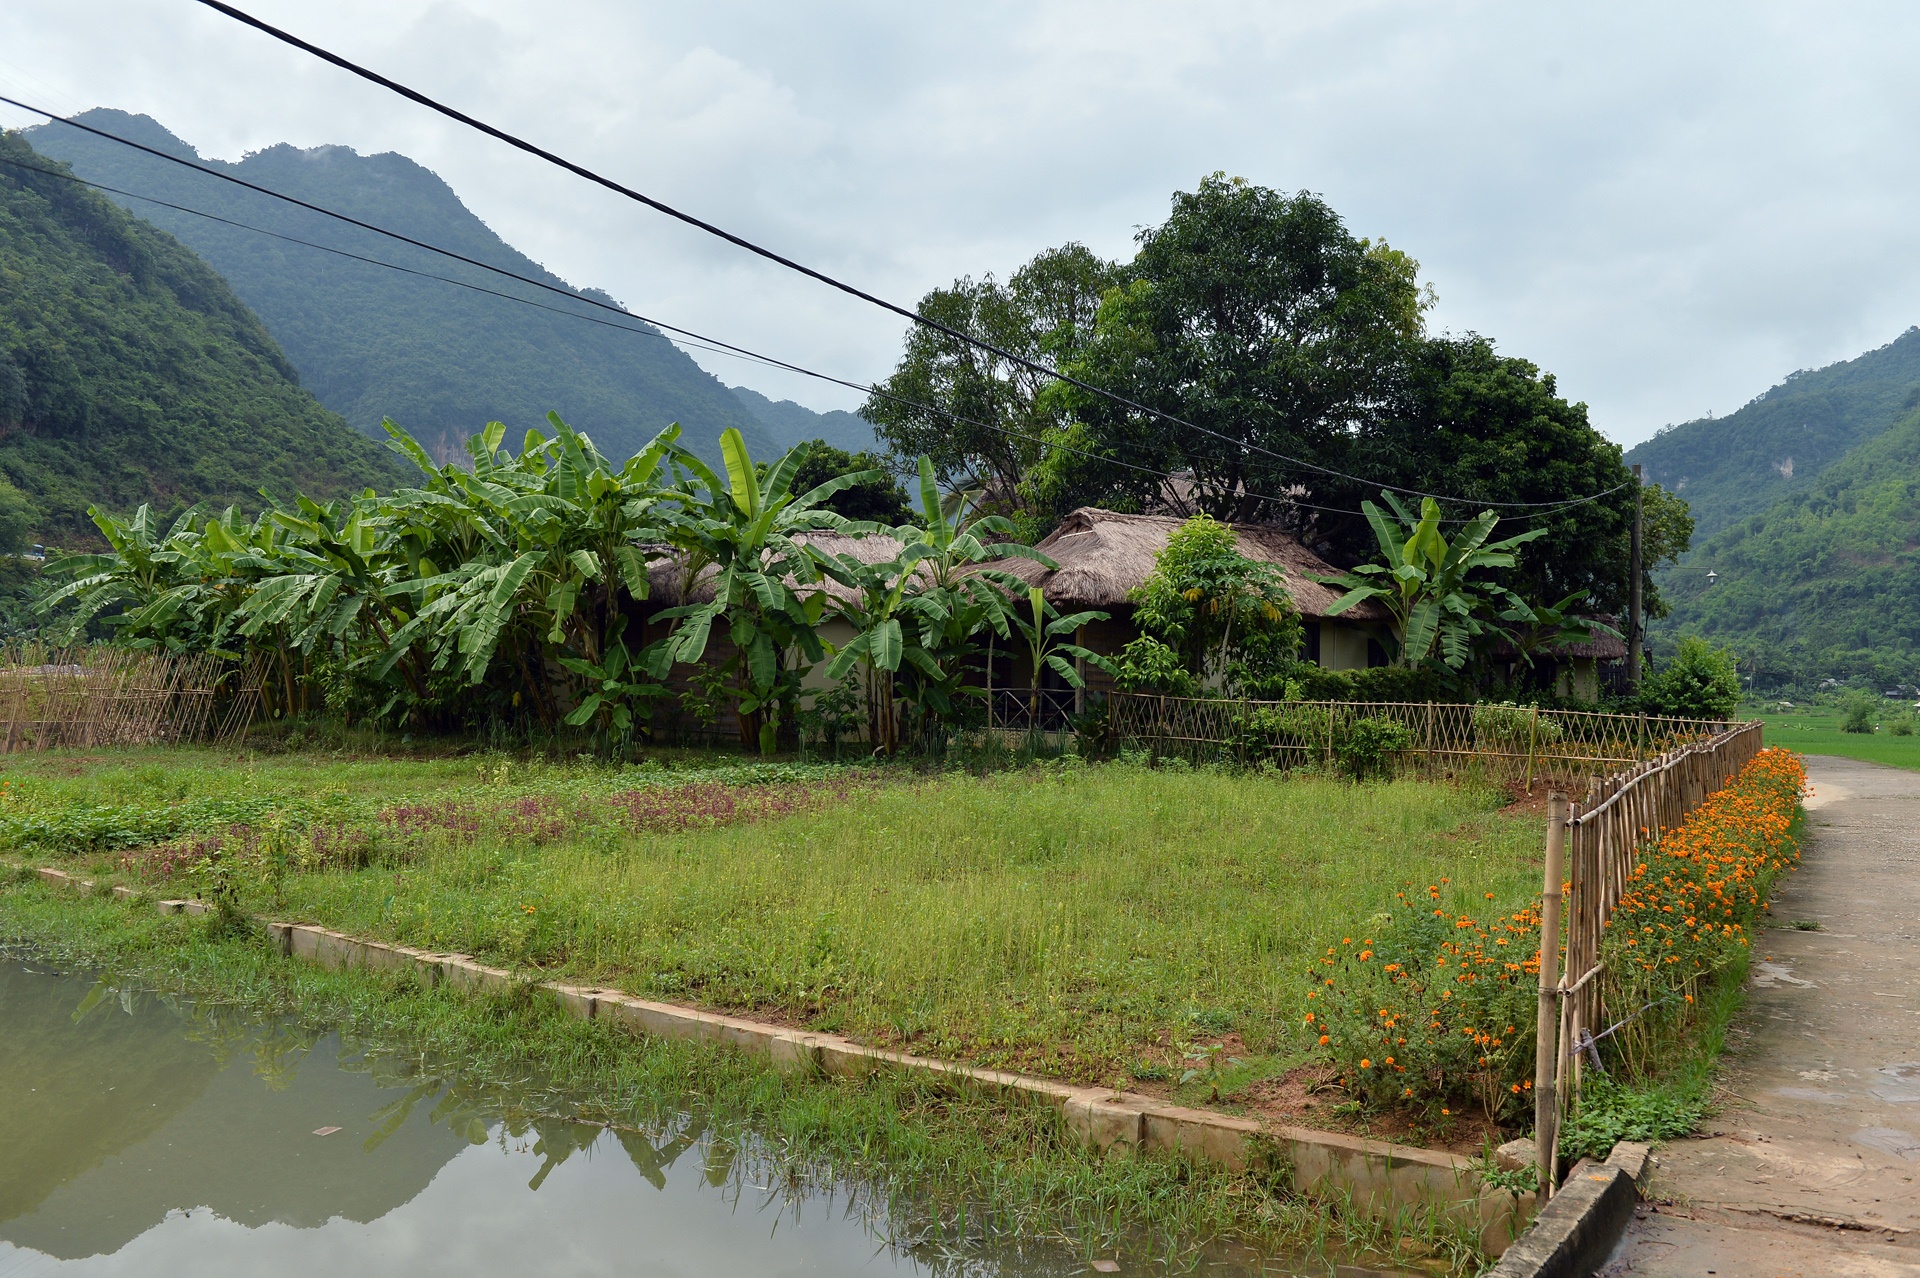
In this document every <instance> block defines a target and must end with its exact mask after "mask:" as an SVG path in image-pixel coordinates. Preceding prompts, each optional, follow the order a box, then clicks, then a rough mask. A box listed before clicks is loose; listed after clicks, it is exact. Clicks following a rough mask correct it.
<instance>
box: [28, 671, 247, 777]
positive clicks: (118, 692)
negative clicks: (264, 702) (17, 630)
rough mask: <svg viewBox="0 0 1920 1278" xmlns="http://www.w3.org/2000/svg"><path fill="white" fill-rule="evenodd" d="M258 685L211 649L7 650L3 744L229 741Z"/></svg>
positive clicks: (243, 722)
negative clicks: (206, 651) (211, 653)
mask: <svg viewBox="0 0 1920 1278" xmlns="http://www.w3.org/2000/svg"><path fill="white" fill-rule="evenodd" d="M258 684H259V681H258V679H253V678H247V677H245V674H244V672H242V671H241V670H240V669H239V667H236V666H235V665H233V663H231V662H228V661H225V660H223V659H221V658H219V657H214V656H208V655H205V654H187V655H172V654H168V653H160V652H136V651H130V650H128V649H124V648H111V647H106V646H104V645H96V646H87V647H74V648H48V647H44V646H41V645H33V644H28V645H21V646H18V647H15V648H12V649H9V650H6V651H5V652H3V653H0V722H4V725H5V733H6V735H5V744H4V747H0V748H3V749H4V751H5V752H6V753H8V754H13V753H16V752H20V751H30V750H52V749H62V748H75V747H79V748H89V747H97V746H115V745H152V744H158V743H162V742H189V741H201V740H206V739H209V738H214V739H222V740H224V739H229V738H232V737H236V736H238V735H239V734H241V733H244V732H245V731H246V728H247V726H248V725H249V724H250V723H251V722H252V719H253V709H254V704H255V701H256V700H257V697H258Z"/></svg>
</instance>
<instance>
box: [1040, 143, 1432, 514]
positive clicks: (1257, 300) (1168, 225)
mask: <svg viewBox="0 0 1920 1278" xmlns="http://www.w3.org/2000/svg"><path fill="white" fill-rule="evenodd" d="M1139 244H1140V249H1139V253H1138V255H1137V256H1136V257H1135V258H1134V260H1133V261H1132V262H1131V263H1129V264H1127V265H1126V266H1125V267H1124V268H1123V270H1122V272H1121V273H1120V275H1119V277H1118V279H1117V281H1116V286H1115V287H1113V288H1111V289H1109V290H1108V292H1107V293H1106V295H1105V297H1104V299H1103V300H1102V302H1101V306H1100V310H1099V313H1098V316H1097V320H1096V322H1095V324H1094V327H1093V331H1092V334H1091V337H1090V339H1088V340H1086V341H1085V342H1084V343H1083V344H1082V346H1081V348H1080V349H1079V350H1078V351H1077V352H1076V353H1075V354H1074V357H1073V358H1071V359H1069V360H1067V361H1066V365H1067V366H1066V370H1065V371H1068V372H1071V373H1073V374H1075V375H1077V376H1078V377H1079V378H1081V379H1082V380H1083V381H1085V382H1087V383H1089V384H1091V385H1095V386H1101V387H1105V388H1108V389H1110V390H1112V391H1115V392H1117V393H1119V394H1120V395H1123V396H1125V397H1126V398H1128V399H1130V400H1132V401H1134V402H1135V403H1140V404H1146V405H1151V406H1152V407H1154V408H1158V409H1161V410H1162V411H1165V412H1169V413H1174V414H1177V415H1178V416H1180V417H1181V418H1183V419H1184V420H1186V421H1189V422H1194V423H1197V424H1198V425H1200V426H1203V427H1205V428H1207V430H1209V431H1212V432H1217V435H1205V434H1201V433H1199V432H1194V431H1186V430H1175V429H1169V428H1167V427H1166V426H1164V425H1163V424H1161V423H1159V422H1158V421H1156V420H1154V419H1152V418H1150V417H1148V416H1146V415H1144V414H1140V413H1137V412H1136V411H1135V410H1132V409H1128V408H1126V407H1125V406H1124V405H1121V404H1117V403H1115V402H1113V401H1111V400H1107V399H1104V398H1100V397H1097V396H1094V395H1091V394H1089V393H1087V392H1085V391H1081V390H1079V389H1078V388H1074V387H1063V388H1062V389H1061V391H1060V392H1059V401H1060V402H1061V403H1062V404H1063V406H1064V407H1065V408H1066V409H1067V411H1069V412H1070V413H1071V414H1072V415H1073V419H1074V423H1075V425H1074V427H1073V428H1072V430H1071V431H1070V432H1069V433H1068V435H1067V436H1066V439H1067V441H1068V442H1072V443H1074V444H1075V446H1076V447H1078V448H1081V449H1083V450H1084V451H1085V452H1086V453H1089V454H1091V456H1084V455H1080V454H1074V453H1067V452H1065V451H1060V452H1056V453H1054V454H1052V455H1051V456H1050V457H1048V458H1047V460H1046V461H1045V462H1043V463H1042V464H1041V465H1042V468H1044V469H1045V470H1047V471H1048V472H1049V473H1048V474H1047V476H1046V477H1045V478H1044V479H1043V480H1042V481H1039V482H1041V484H1042V486H1043V487H1044V488H1045V489H1046V490H1047V491H1049V492H1050V493H1052V494H1054V502H1055V505H1056V508H1058V507H1059V506H1065V505H1077V504H1082V503H1087V502H1096V501H1097V502H1099V503H1100V504H1104V505H1119V506H1121V507H1122V508H1131V509H1140V508H1142V507H1143V506H1144V505H1145V504H1146V503H1147V502H1149V501H1151V500H1153V499H1154V498H1156V497H1157V496H1159V495H1160V494H1159V492H1158V489H1159V485H1160V482H1161V481H1159V480H1158V479H1157V478H1155V477H1154V476H1152V475H1148V474H1142V473H1140V472H1138V471H1129V470H1128V469H1127V468H1126V464H1127V463H1130V464H1132V465H1134V466H1148V467H1151V468H1152V469H1154V470H1159V471H1163V472H1172V471H1179V470H1183V469H1187V470H1191V471H1192V474H1193V484H1194V493H1195V497H1196V499H1197V501H1198V504H1199V505H1200V507H1201V508H1202V509H1204V510H1206V511H1207V512H1209V513H1210V514H1213V515H1215V516H1216V517H1219V518H1248V517H1254V518H1258V517H1261V516H1262V515H1263V514H1264V515H1277V514H1279V513H1280V512H1279V511H1272V510H1267V509H1265V507H1266V503H1264V502H1262V501H1260V500H1259V499H1252V498H1248V497H1246V496H1245V495H1244V489H1246V488H1252V489H1254V490H1257V491H1263V492H1269V493H1272V492H1277V491H1279V489H1280V487H1281V486H1282V483H1283V482H1284V481H1278V482H1277V481H1275V480H1274V479H1273V478H1272V472H1271V471H1270V470H1269V469H1267V468H1264V467H1260V468H1258V469H1252V470H1250V469H1249V459H1250V458H1252V457H1254V456H1256V455H1257V453H1258V451H1259V450H1270V451H1272V452H1276V453H1281V454H1285V455H1288V456H1295V457H1299V456H1305V457H1310V458H1314V459H1316V460H1318V461H1320V462H1321V463H1322V464H1327V465H1334V466H1337V467H1340V468H1342V469H1344V468H1346V459H1347V456H1348V453H1349V451H1350V449H1351V446H1352V440H1353V437H1354V432H1353V424H1354V423H1355V422H1362V423H1365V424H1366V427H1371V426H1372V425H1373V423H1374V422H1376V421H1377V420H1378V417H1379V414H1378V411H1377V406H1378V405H1379V404H1380V403H1381V402H1382V401H1383V400H1384V399H1386V398H1387V397H1388V395H1389V393H1390V392H1389V388H1390V386H1391V385H1392V383H1394V382H1395V381H1396V380H1397V374H1398V371H1399V368H1400V365H1401V361H1402V353H1403V351H1404V348H1405V346H1406V344H1407V343H1408V342H1410V341H1413V340H1414V339H1415V338H1416V337H1417V336H1418V334H1419V330H1420V325H1421V312H1422V310H1423V309H1424V307H1425V306H1426V305H1427V303H1428V299H1427V298H1425V297H1423V295H1422V294H1421V293H1420V291H1419V287H1418V285H1417V283H1416V278H1415V277H1416V273H1417V270H1418V267H1417V264H1416V263H1414V262H1413V261H1412V260H1411V259H1409V258H1408V257H1406V256H1405V255H1404V254H1401V253H1398V252H1395V251H1394V250H1392V249H1390V248H1388V247H1387V246H1386V245H1384V244H1373V243H1370V242H1369V241H1367V240H1364V239H1359V238H1356V237H1354V236H1353V235H1351V234H1349V233H1348V231H1347V228H1346V226H1345V225H1344V224H1343V223H1342V222H1341V220H1340V217H1339V215H1338V214H1336V213H1335V212H1334V211H1333V209H1331V208H1330V207H1328V206H1327V204H1326V203H1325V202H1324V201H1323V200H1321V199H1320V198H1319V197H1317V196H1314V195H1311V194H1308V193H1306V192H1302V193H1300V194H1298V195H1285V194H1282V193H1280V192H1277V191H1273V190H1269V189H1268V188H1266V187H1262V186H1258V185H1255V184H1253V183H1249V182H1247V181H1245V180H1243V179H1238V178H1234V179H1229V178H1228V177H1227V176H1226V175H1225V174H1223V173H1216V174H1213V175H1211V176H1209V177H1207V178H1204V179H1203V180H1202V181H1201V183H1200V185H1199V189H1198V190H1196V191H1192V192H1176V193H1175V194H1174V196H1173V207H1172V209H1171V211H1170V213H1169V216H1168V217H1167V220H1166V221H1165V222H1163V223H1161V224H1160V225H1158V226H1153V227H1148V228H1146V229H1144V230H1142V231H1141V232H1140V235H1139ZM1107 458H1111V459H1112V461H1111V462H1109V461H1107V460H1105V459H1107Z"/></svg>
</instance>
